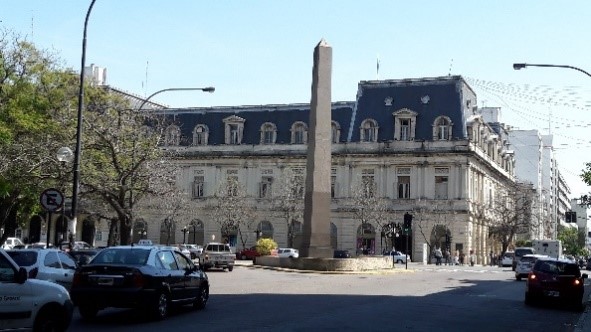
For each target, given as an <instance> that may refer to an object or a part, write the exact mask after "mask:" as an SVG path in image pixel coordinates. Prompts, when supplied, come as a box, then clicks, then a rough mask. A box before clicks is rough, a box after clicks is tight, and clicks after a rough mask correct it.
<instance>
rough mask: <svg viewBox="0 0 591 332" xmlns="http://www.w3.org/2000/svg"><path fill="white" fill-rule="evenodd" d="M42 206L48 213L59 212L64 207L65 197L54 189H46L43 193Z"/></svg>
mask: <svg viewBox="0 0 591 332" xmlns="http://www.w3.org/2000/svg"><path fill="white" fill-rule="evenodd" d="M41 206H42V207H43V208H44V209H45V211H48V212H54V211H58V210H59V209H61V208H62V206H64V195H63V194H62V192H61V191H59V190H57V189H54V188H49V189H45V190H44V191H43V192H42V193H41Z"/></svg>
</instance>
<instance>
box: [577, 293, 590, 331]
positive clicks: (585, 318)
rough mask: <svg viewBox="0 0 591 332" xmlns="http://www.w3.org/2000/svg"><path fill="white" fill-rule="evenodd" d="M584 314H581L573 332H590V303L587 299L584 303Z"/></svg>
mask: <svg viewBox="0 0 591 332" xmlns="http://www.w3.org/2000/svg"><path fill="white" fill-rule="evenodd" d="M585 303H586V306H585V312H583V313H582V314H581V317H579V320H578V321H577V324H575V329H574V331H575V332H588V331H591V301H589V298H587V301H586V302H585Z"/></svg>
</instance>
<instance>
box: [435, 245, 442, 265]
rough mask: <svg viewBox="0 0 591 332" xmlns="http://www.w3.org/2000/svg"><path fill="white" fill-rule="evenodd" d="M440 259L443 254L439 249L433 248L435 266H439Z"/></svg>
mask: <svg viewBox="0 0 591 332" xmlns="http://www.w3.org/2000/svg"><path fill="white" fill-rule="evenodd" d="M442 258H443V254H442V253H441V249H440V248H439V247H435V265H441V259H442Z"/></svg>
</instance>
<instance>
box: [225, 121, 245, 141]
mask: <svg viewBox="0 0 591 332" xmlns="http://www.w3.org/2000/svg"><path fill="white" fill-rule="evenodd" d="M223 121H224V125H225V130H224V138H225V139H224V142H225V143H226V144H241V143H242V134H243V131H244V122H245V121H246V120H244V119H243V118H241V117H239V116H236V115H233V116H230V117H227V118H225V119H224V120H223Z"/></svg>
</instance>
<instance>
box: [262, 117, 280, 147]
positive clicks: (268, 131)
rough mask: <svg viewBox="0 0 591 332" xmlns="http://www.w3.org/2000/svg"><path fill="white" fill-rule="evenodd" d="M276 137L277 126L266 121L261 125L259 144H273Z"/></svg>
mask: <svg viewBox="0 0 591 332" xmlns="http://www.w3.org/2000/svg"><path fill="white" fill-rule="evenodd" d="M276 139H277V126H275V124H274V123H271V122H266V123H264V124H263V125H262V126H261V144H275V140H276Z"/></svg>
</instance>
